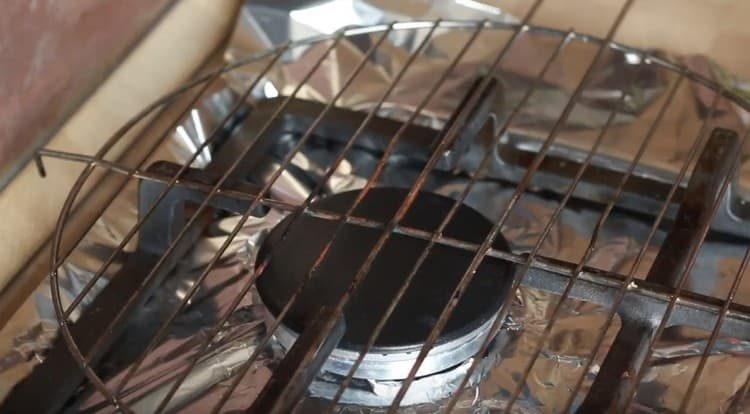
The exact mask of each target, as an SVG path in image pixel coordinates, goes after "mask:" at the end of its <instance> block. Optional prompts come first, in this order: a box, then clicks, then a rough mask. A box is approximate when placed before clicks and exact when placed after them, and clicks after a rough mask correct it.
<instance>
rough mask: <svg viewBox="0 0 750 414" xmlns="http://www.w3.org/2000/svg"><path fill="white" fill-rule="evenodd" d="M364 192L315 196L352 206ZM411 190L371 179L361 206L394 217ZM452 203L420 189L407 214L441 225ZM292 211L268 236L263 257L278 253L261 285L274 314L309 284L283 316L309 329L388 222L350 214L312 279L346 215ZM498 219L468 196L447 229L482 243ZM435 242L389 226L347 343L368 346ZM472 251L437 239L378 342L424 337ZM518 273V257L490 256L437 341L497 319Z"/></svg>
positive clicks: (412, 223) (331, 206) (348, 314)
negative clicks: (339, 218) (376, 184)
mask: <svg viewBox="0 0 750 414" xmlns="http://www.w3.org/2000/svg"><path fill="white" fill-rule="evenodd" d="M357 193H358V191H351V192H345V193H340V194H336V195H333V196H330V197H327V198H324V199H321V200H319V201H317V202H315V203H313V209H320V210H324V211H332V212H335V213H341V214H343V213H345V212H346V211H347V209H348V208H349V207H350V206H351V205H352V203H353V202H354V199H355V198H356V196H357ZM406 194H407V190H405V189H398V188H375V189H372V190H371V191H370V192H369V193H368V194H367V196H366V197H365V198H364V200H362V202H361V203H360V204H359V205H358V206H357V208H356V209H355V211H354V216H358V217H365V218H367V219H370V220H375V221H378V222H380V223H386V222H388V221H389V220H390V219H391V218H392V217H393V215H394V214H395V213H396V211H397V210H398V208H399V206H400V205H401V204H402V202H403V201H404V198H405V196H406ZM453 203H454V200H453V199H450V198H448V197H444V196H441V195H437V194H432V193H426V192H423V193H420V194H419V195H418V196H417V198H416V200H415V202H414V204H413V205H412V207H411V208H410V210H409V212H408V213H407V214H406V216H405V217H404V219H403V220H402V221H401V224H402V225H405V226H408V227H413V228H417V229H420V230H424V231H428V232H433V231H435V230H436V229H437V228H438V227H439V225H440V222H441V221H442V220H443V218H444V217H445V216H446V215H447V214H448V211H449V210H450V208H451V206H452V205H453ZM291 218H292V217H291V216H290V217H287V218H286V219H285V220H283V221H282V222H281V223H279V225H277V226H276V227H275V228H274V229H273V230H272V231H271V233H270V235H269V236H268V237H267V239H266V240H265V242H264V244H263V247H262V248H261V251H260V254H259V256H258V263H259V264H260V263H262V262H263V261H264V260H265V259H266V257H267V256H268V254H271V259H270V262H269V263H268V265H267V267H266V268H265V270H264V271H263V273H262V274H261V276H260V278H259V279H258V282H257V286H258V291H259V293H260V295H261V298H262V300H263V302H264V303H265V305H266V306H267V307H268V309H269V310H270V311H271V313H273V314H274V315H278V314H279V313H280V312H281V310H282V309H283V308H284V305H285V304H286V303H287V302H288V301H289V299H290V298H291V297H292V295H293V294H294V293H295V291H297V290H299V288H300V286H302V290H301V291H300V294H299V296H298V298H297V300H296V302H295V305H294V306H292V307H291V309H290V310H289V312H288V314H287V315H286V317H285V318H284V320H283V324H284V325H285V326H286V327H287V328H289V329H291V330H292V331H294V332H297V333H300V332H302V330H303V329H304V327H305V324H306V323H307V321H308V318H309V317H310V315H313V314H315V313H316V311H317V309H319V308H320V306H321V305H330V306H333V305H335V304H336V303H338V301H339V299H340V298H341V295H342V294H343V293H344V291H345V290H346V289H347V288H348V287H349V286H350V284H351V282H352V279H353V277H354V275H355V274H356V272H357V271H358V269H359V268H360V266H361V265H362V263H363V262H364V260H365V258H366V257H367V255H368V254H369V253H370V252H371V251H372V249H373V247H374V245H375V243H376V241H377V239H378V237H379V236H380V235H381V233H382V231H383V230H382V229H376V228H372V227H365V226H361V225H355V224H346V225H345V226H344V227H343V228H342V229H341V231H340V232H339V234H338V235H337V236H336V238H335V239H334V242H333V244H332V245H331V249H330V251H329V252H328V254H327V255H326V257H325V259H324V260H323V262H322V263H321V264H320V266H319V268H318V269H317V270H316V271H315V272H314V273H313V274H312V277H311V278H310V279H309V280H308V281H307V283H305V284H304V285H303V282H304V281H305V280H306V279H307V278H308V274H309V273H310V269H311V267H312V265H313V263H314V262H315V260H316V258H318V256H319V255H320V254H321V252H322V251H323V249H324V247H325V245H326V243H327V242H328V241H329V240H331V237H332V236H333V233H334V231H335V229H336V226H337V222H336V221H334V220H330V219H325V218H319V217H314V216H313V215H308V214H304V215H301V216H299V217H298V218H297V219H296V220H291ZM490 229H491V223H490V222H489V221H488V220H487V219H486V218H485V217H484V216H482V215H481V214H479V213H478V212H477V211H475V210H474V209H472V208H470V207H468V206H466V205H461V206H460V208H459V209H458V211H457V212H456V214H455V215H454V217H453V219H452V221H451V222H450V224H449V225H448V226H447V228H446V230H445V231H444V232H443V235H444V236H446V237H450V238H454V239H457V240H463V241H467V242H471V243H476V244H480V243H481V242H482V241H483V240H484V238H485V237H486V236H487V234H488V233H489V231H490ZM285 232H286V235H284V233H285ZM427 244H428V242H427V241H426V240H422V239H419V238H414V237H411V236H407V235H404V234H399V233H394V234H392V235H391V236H390V238H389V240H388V242H386V244H385V246H384V247H383V249H382V250H381V251H380V253H379V254H378V256H377V258H376V259H375V261H374V263H373V265H372V267H371V269H370V272H369V273H368V274H367V277H366V278H365V280H364V281H363V283H362V284H361V285H360V288H359V289H358V290H357V291H356V292H355V294H354V296H352V298H351V300H350V302H349V304H348V306H347V308H346V309H345V312H344V317H345V321H346V332H345V334H344V337H343V339H342V340H341V342H340V343H339V348H343V349H349V350H354V351H359V350H360V349H362V348H363V347H364V345H365V344H366V343H367V341H368V339H369V337H370V335H371V333H372V331H373V330H374V328H375V326H376V325H377V323H378V321H379V320H380V318H381V317H382V316H383V314H384V312H385V310H386V308H387V307H388V305H389V303H390V302H391V300H392V299H393V297H394V296H395V294H396V292H397V291H398V290H399V288H400V286H401V285H402V284H403V282H404V280H405V279H406V277H407V276H408V275H409V273H410V272H411V269H412V267H413V266H414V264H415V263H416V261H417V259H418V258H419V256H420V254H421V253H422V251H423V250H424V249H425V247H426V246H427ZM494 247H495V248H498V249H502V250H505V251H508V250H509V249H508V244H507V242H506V241H505V240H504V239H503V237H502V236H501V235H498V237H497V239H496V241H495V244H494ZM473 256H474V252H471V251H468V250H465V249H460V248H456V247H451V246H447V245H445V244H438V243H436V244H435V245H434V247H433V248H432V250H431V251H430V253H429V255H428V256H427V258H426V259H425V260H424V262H423V264H422V266H421V267H420V269H419V271H418V272H417V273H416V275H415V277H414V279H413V281H412V283H411V285H410V287H409V288H408V290H407V291H406V293H405V294H404V296H403V297H402V299H401V301H400V303H399V304H398V306H397V307H396V308H395V310H394V312H393V314H392V315H391V317H390V319H389V321H388V323H387V324H386V325H385V327H384V329H383V331H382V333H381V334H380V336H379V339H378V340H377V342H376V343H375V346H374V347H373V352H387V351H388V350H398V351H403V350H405V349H409V348H412V347H418V346H420V344H421V343H423V342H424V340H425V339H426V338H427V336H428V335H429V332H430V330H431V329H432V328H433V326H434V325H435V323H436V322H437V320H438V318H439V316H440V313H441V311H442V310H443V309H444V308H445V307H446V306H447V304H448V300H449V298H450V296H451V293H452V292H453V290H454V288H455V287H456V286H457V284H458V282H459V280H460V279H461V277H462V276H463V274H464V272H465V271H466V269H467V267H468V266H469V264H470V263H471V260H472V258H473ZM512 276H513V266H512V265H511V264H510V263H508V262H505V261H502V260H498V259H495V258H491V257H486V258H485V259H484V260H483V262H482V264H481V265H480V266H479V268H478V270H477V272H476V274H475V276H474V278H473V280H472V282H471V283H470V284H469V287H468V289H467V291H466V293H465V294H464V296H463V298H462V299H461V301H460V302H459V304H458V306H457V307H456V309H455V310H454V312H453V314H452V316H451V318H450V319H449V321H448V324H447V325H446V327H445V329H444V330H443V332H442V334H441V336H440V338H439V339H438V341H437V344H441V343H445V342H448V341H452V340H454V339H457V338H460V337H462V336H464V335H466V334H468V333H470V332H472V331H473V330H475V329H477V328H479V327H480V326H482V325H483V324H484V323H486V322H487V321H488V320H490V319H491V318H492V317H493V316H494V315H495V314H496V313H497V311H498V310H499V309H500V307H501V305H502V301H503V298H504V297H505V294H506V293H507V291H508V289H509V288H510V284H511V283H512Z"/></svg>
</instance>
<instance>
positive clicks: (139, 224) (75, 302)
mask: <svg viewBox="0 0 750 414" xmlns="http://www.w3.org/2000/svg"><path fill="white" fill-rule="evenodd" d="M287 47H288V45H287V46H283V47H281V48H280V49H279V50H278V52H277V53H276V54H275V55H274V56H273V58H272V59H271V60H270V61H269V62H268V64H267V66H266V67H265V68H264V69H263V71H262V72H261V73H260V74H259V75H258V77H257V78H256V79H255V80H254V81H253V82H252V83H251V84H250V86H248V87H247V88H246V89H245V91H244V92H243V93H242V94H241V95H240V96H239V97H238V98H237V101H236V103H235V105H234V107H233V108H232V109H231V110H230V111H229V113H228V114H227V115H226V116H225V117H224V119H222V121H221V122H219V124H218V125H217V126H216V127H215V128H214V130H213V131H212V132H211V134H209V137H208V138H207V139H206V140H205V141H204V142H202V143H201V144H200V145H199V146H198V148H197V149H196V151H195V152H194V153H193V154H192V156H191V157H190V159H189V160H188V161H187V162H185V163H184V164H183V165H182V167H181V168H180V170H179V171H178V172H177V173H176V174H175V175H174V177H173V178H172V179H171V180H170V181H169V183H167V186H166V187H165V188H164V190H163V191H162V192H161V194H159V196H158V197H157V198H156V199H155V200H154V202H153V204H152V205H151V207H150V208H149V209H148V210H147V211H146V213H145V214H143V215H142V216H140V217H139V218H138V221H137V222H136V223H135V225H134V226H133V227H132V228H131V229H130V230H129V231H128V233H127V234H126V235H125V237H123V239H122V241H121V242H120V244H119V245H118V246H117V247H116V248H115V250H114V251H113V252H112V253H111V254H110V255H109V257H107V260H105V262H104V263H103V264H102V266H101V267H100V269H99V270H98V271H97V272H96V273H95V274H94V276H93V277H92V278H91V280H89V281H88V282H87V283H86V285H85V286H84V287H83V289H82V290H81V292H80V293H79V294H78V295H76V297H75V298H73V301H72V302H71V304H70V305H68V308H67V309H66V310H65V312H64V313H63V318H65V319H68V318H69V317H70V314H71V313H73V311H74V310H75V309H76V307H77V306H78V305H79V304H80V303H81V301H82V300H83V299H84V298H85V297H86V295H87V294H88V293H89V292H90V291H91V289H92V288H93V287H94V285H95V284H96V282H98V281H99V279H101V277H102V276H103V275H104V272H106V271H107V269H108V268H109V266H110V265H111V264H112V262H113V261H114V260H115V258H117V256H119V255H120V254H121V253H122V252H123V251H124V249H125V246H126V245H127V244H128V242H130V240H131V239H132V238H133V237H134V236H135V235H136V234H137V233H138V230H139V229H140V228H141V227H142V226H143V223H145V222H146V220H148V218H149V217H151V215H153V213H154V211H156V207H157V206H158V205H159V203H160V202H161V201H162V200H164V198H165V197H166V196H167V194H168V193H169V191H171V189H172V188H174V186H175V184H176V183H177V182H178V181H179V179H180V178H181V177H182V176H183V175H184V174H185V172H186V171H187V170H188V168H189V167H190V164H192V163H193V161H195V159H196V158H197V157H198V155H200V154H201V153H202V151H203V150H204V149H205V148H207V147H208V145H210V144H211V143H213V142H214V141H215V140H216V139H217V138H218V136H219V131H220V130H221V128H222V126H223V125H224V124H226V123H227V122H228V121H229V119H230V118H231V117H232V116H233V115H234V114H235V113H236V112H237V111H238V110H239V109H240V108H241V106H242V105H243V104H244V102H245V100H246V99H247V97H248V96H250V93H252V91H253V90H254V89H255V87H256V86H257V84H258V82H260V80H261V79H262V78H263V76H264V75H265V74H266V73H267V72H268V71H270V70H271V68H272V67H273V66H274V65H275V64H276V62H277V61H278V60H279V59H280V58H281V56H282V55H283V54H284V53H285V52H286V50H287ZM222 72H223V70H218V71H216V73H215V74H214V75H213V76H215V77H218V76H219V75H220V74H221V73H222ZM180 119H181V117H178V118H177V119H176V120H175V123H177V122H179V121H180ZM169 132H170V130H167V131H165V138H166V136H168V133H169ZM157 148H158V147H153V148H151V151H149V154H147V155H146V157H144V162H145V160H148V158H149V156H150V155H151V154H152V153H153V151H155V150H156V149H157ZM99 162H101V161H99ZM138 168H140V167H136V171H137V169H138ZM198 214H199V213H196V214H195V215H194V217H197V216H198ZM185 227H186V228H187V227H188V225H186V226H185ZM168 254H169V253H168V252H165V254H164V256H167V255H168ZM159 267H161V264H157V266H156V267H155V270H154V271H153V272H152V273H155V272H156V269H157V268H159ZM146 279H147V280H148V279H149V276H147V277H146Z"/></svg>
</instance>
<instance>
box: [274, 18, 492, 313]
mask: <svg viewBox="0 0 750 414" xmlns="http://www.w3.org/2000/svg"><path fill="white" fill-rule="evenodd" d="M485 24H486V21H482V22H480V23H478V24H477V25H476V28H475V29H474V31H473V32H472V34H471V36H470V38H469V39H468V41H467V42H466V43H465V44H464V45H463V47H462V48H461V50H460V51H459V52H458V53H457V54H456V56H455V57H454V58H453V59H452V60H451V62H450V64H449V65H448V67H447V68H446V69H445V71H443V73H442V74H441V76H440V78H439V79H438V81H437V82H436V84H435V85H433V87H432V89H430V91H429V92H428V93H427V95H426V96H425V97H424V98H423V99H422V101H421V102H420V103H419V105H418V106H417V108H416V109H415V110H414V112H412V114H411V116H410V117H409V118H408V120H407V121H406V122H405V123H404V124H403V125H402V127H401V128H400V129H399V130H398V131H397V132H396V134H394V136H393V137H392V138H391V141H390V142H389V143H388V146H387V147H386V149H385V150H384V151H383V154H382V155H381V158H380V160H379V162H378V164H377V166H376V168H375V171H374V172H373V174H372V175H371V176H370V177H369V179H368V180H367V182H366V183H365V185H364V188H363V189H362V190H360V192H359V193H358V195H357V197H356V199H355V200H354V202H353V203H352V205H351V206H350V207H349V209H348V210H347V212H346V213H345V214H344V217H349V216H351V215H352V213H353V212H354V210H355V209H356V207H357V206H358V205H359V203H360V202H361V201H362V200H363V199H364V197H365V196H366V195H367V193H368V192H369V190H370V189H371V188H372V187H373V186H374V184H375V183H376V182H377V180H378V179H379V177H380V175H381V174H382V172H383V171H384V169H385V166H386V162H387V160H388V158H389V157H390V154H391V153H392V152H393V151H394V150H395V148H396V144H397V143H398V141H399V139H400V138H401V137H402V135H403V133H404V132H405V131H406V128H407V127H408V126H409V125H411V123H412V122H414V120H415V119H416V117H417V116H418V115H419V114H420V113H421V112H422V110H423V109H424V107H425V106H426V105H427V104H428V103H429V102H430V100H431V98H432V97H433V96H434V94H435V93H436V92H437V90H439V88H440V86H442V84H443V83H444V82H445V81H446V80H447V78H448V76H449V75H450V73H451V72H452V71H453V70H454V69H455V67H456V65H457V64H458V62H459V61H460V60H461V58H462V57H463V55H464V54H465V53H466V51H468V49H469V48H470V47H471V45H472V44H473V43H474V41H475V40H476V39H477V37H478V36H479V34H480V33H481V31H482V29H483V28H484V27H485ZM475 99H478V95H477V96H476V98H475ZM469 106H471V104H470V105H469ZM459 124H460V123H456V124H454V125H459ZM457 132H458V131H457V130H455V129H452V130H450V131H448V133H447V134H445V135H444V136H443V137H441V140H440V143H439V145H438V147H437V149H436V150H435V151H433V153H432V156H431V157H430V159H429V160H428V162H427V164H426V165H425V167H424V168H423V169H422V171H421V172H420V175H419V177H418V178H417V179H416V180H415V185H414V186H413V187H412V189H411V190H410V191H409V194H407V196H406V199H405V201H404V203H403V204H402V205H401V207H400V208H399V210H398V211H397V212H396V214H395V215H394V217H393V219H392V220H391V221H390V222H389V223H388V224H387V225H386V228H385V230H384V231H383V232H382V233H381V237H380V238H379V240H378V242H376V244H375V246H374V248H373V250H372V251H371V253H370V255H369V256H368V257H367V259H365V262H364V263H363V265H362V266H361V267H360V269H359V270H358V272H357V274H356V275H355V276H354V278H353V281H352V282H351V284H350V286H349V288H348V290H347V291H346V292H345V293H344V294H343V295H342V297H341V298H340V300H339V302H338V303H337V304H336V306H335V307H334V308H333V309H334V311H333V313H332V315H331V318H340V317H341V314H342V312H343V308H344V306H345V305H346V303H347V301H348V298H349V297H350V296H351V295H352V294H353V292H354V291H355V290H356V288H357V287H358V285H359V284H360V283H361V282H362V280H363V279H364V276H365V275H366V274H367V272H368V270H369V266H370V265H371V264H372V262H373V260H374V258H375V257H376V256H377V254H378V252H379V251H380V250H381V248H382V247H383V245H384V244H385V241H386V240H387V239H388V237H390V235H391V234H392V231H393V228H394V227H395V226H396V225H397V224H398V222H399V221H400V220H401V218H403V216H404V215H405V213H406V212H407V211H408V209H409V208H410V206H411V203H412V202H413V201H414V199H415V198H416V195H417V193H418V191H419V188H421V186H422V185H423V184H424V182H425V180H426V179H427V176H428V175H429V173H430V172H431V170H432V169H433V167H434V166H435V165H436V164H437V162H438V160H439V159H440V156H441V154H442V153H443V152H444V151H445V150H446V149H447V145H449V143H450V142H452V137H453V136H455V135H456V134H457ZM344 224H346V220H340V221H339V222H338V223H337V227H336V229H335V230H334V232H333V236H332V238H331V239H330V240H329V241H328V243H327V244H326V246H325V247H324V248H323V250H322V252H321V254H320V256H319V257H318V259H317V260H316V262H315V263H314V264H313V266H312V268H311V270H310V271H309V272H308V275H307V278H306V279H307V280H309V279H310V278H311V277H312V275H313V273H314V272H315V271H316V270H317V268H318V266H319V265H320V263H322V261H323V260H324V259H325V257H326V256H327V253H328V251H329V250H330V247H331V245H332V243H333V241H334V240H335V238H336V235H337V234H338V233H339V232H340V230H341V229H342V228H343V226H344ZM294 299H295V298H292V300H290V301H289V302H288V303H287V306H290V304H291V302H292V301H293V300H294ZM278 319H280V318H278ZM328 326H332V325H331V324H328Z"/></svg>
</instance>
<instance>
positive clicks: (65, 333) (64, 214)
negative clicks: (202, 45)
mask: <svg viewBox="0 0 750 414" xmlns="http://www.w3.org/2000/svg"><path fill="white" fill-rule="evenodd" d="M285 50H286V49H285V47H282V48H280V49H279V50H278V51H277V52H276V54H275V55H274V58H273V59H272V61H271V62H270V64H269V65H268V66H267V67H266V68H264V71H263V74H265V73H266V72H267V71H268V70H270V68H271V67H272V65H273V64H274V63H275V62H276V60H278V58H280V57H281V56H282V54H283V53H284V51H285ZM219 72H221V71H219ZM263 74H261V75H260V76H258V79H260V78H261V77H262V76H263ZM173 98H174V97H173ZM157 102H159V101H157ZM164 102H169V99H165V101H164ZM156 107H158V106H156V104H154V106H153V107H152V108H150V109H153V108H156ZM147 109H148V108H147ZM149 112H150V111H145V110H144V114H147V113H149ZM136 119H138V118H136ZM136 119H134V120H133V123H132V125H134V124H135V122H137V121H136ZM132 125H130V126H128V125H125V126H124V127H123V129H122V130H121V132H122V135H124V134H125V133H126V132H127V131H128V130H129V128H130V127H132ZM126 127H127V128H126ZM116 136H117V135H116ZM116 136H115V137H116ZM115 137H112V139H111V140H110V141H108V143H107V144H105V146H104V147H103V148H102V150H100V154H97V155H98V158H101V156H102V155H103V154H105V153H106V151H107V149H108V146H113V145H114V143H115V142H116V141H117V139H116V138H115ZM90 171H93V165H91V166H89V167H87V170H86V171H85V172H84V173H83V174H82V175H81V176H80V177H79V180H78V181H76V183H75V184H74V186H73V189H72V193H71V194H78V192H79V191H80V189H81V187H83V184H84V183H85V181H86V178H87V177H88V176H89V175H90ZM74 202H75V197H68V198H67V199H66V200H65V203H64V204H63V207H62V210H61V214H60V217H59V218H58V224H57V228H56V230H55V234H54V237H53V243H52V254H51V258H50V268H51V272H50V279H51V282H50V291H51V295H52V299H53V303H54V307H55V314H56V316H57V318H58V323H59V326H60V331H61V335H62V337H63V339H64V340H65V342H66V343H67V345H68V348H69V351H70V353H71V355H72V356H73V358H74V359H76V360H77V361H78V363H79V365H80V366H81V369H82V370H83V372H84V374H85V375H86V377H87V378H88V379H89V380H90V381H91V382H92V384H94V386H95V387H96V388H97V389H98V390H99V391H100V392H102V394H103V395H104V396H105V397H106V398H107V399H109V400H110V401H111V402H112V405H113V406H114V407H116V408H117V409H121V410H123V411H126V412H129V409H128V408H127V407H121V405H120V401H119V400H118V399H117V398H116V396H115V394H114V393H111V392H110V391H109V390H108V389H107V387H106V385H105V384H104V383H103V382H102V380H101V379H100V378H99V377H98V376H97V375H96V373H95V372H94V371H93V369H92V367H91V366H90V363H89V359H88V358H86V357H85V356H84V355H83V353H82V352H81V350H80V349H79V348H78V345H77V343H76V341H75V339H74V338H73V336H72V334H71V332H70V330H69V329H68V327H67V325H68V319H67V318H68V316H67V315H66V312H65V310H64V309H63V306H62V301H61V296H60V287H59V285H58V283H57V269H58V267H59V266H60V264H58V256H59V253H60V245H61V242H62V229H63V223H64V222H65V221H66V220H67V219H68V216H69V212H70V209H71V207H72V205H73V203H74ZM100 277H101V276H100ZM81 295H85V293H84V292H81ZM100 343H101V342H100ZM96 348H97V344H94V346H93V347H92V348H91V350H92V351H93V350H95V349H96ZM89 355H96V353H95V352H91V351H90V352H89Z"/></svg>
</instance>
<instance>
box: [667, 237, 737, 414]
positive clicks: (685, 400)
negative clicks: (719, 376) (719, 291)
mask: <svg viewBox="0 0 750 414" xmlns="http://www.w3.org/2000/svg"><path fill="white" fill-rule="evenodd" d="M749 264H750V248H748V249H747V251H746V252H745V256H744V257H743V258H742V264H741V265H740V268H739V269H738V270H737V274H736V275H735V277H734V281H733V282H732V287H731V288H730V289H729V293H728V294H727V299H726V302H724V306H722V307H721V313H719V317H718V318H717V319H716V325H714V329H713V330H712V331H711V336H710V337H709V339H708V343H706V348H705V349H704V350H703V355H701V359H700V361H698V366H696V367H695V372H694V373H693V377H692V378H691V379H690V384H689V385H688V388H687V391H685V395H684V397H682V402H681V403H680V409H679V410H678V412H680V413H684V412H685V410H687V407H688V406H689V405H690V399H691V398H692V396H693V391H695V387H696V385H698V380H699V379H700V377H701V374H703V369H704V368H705V367H706V362H707V361H708V357H709V355H710V354H711V350H712V349H713V347H714V345H716V340H717V339H718V338H719V332H720V331H721V326H722V324H723V323H724V318H726V315H727V311H728V309H729V306H730V305H731V304H732V302H733V301H734V296H735V295H736V294H737V291H738V290H739V288H740V284H741V283H742V279H743V278H744V276H745V272H746V271H747V267H748V265H749Z"/></svg>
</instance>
